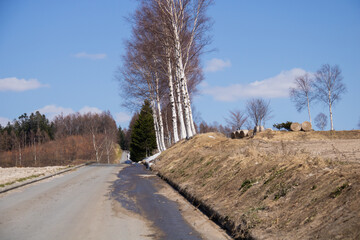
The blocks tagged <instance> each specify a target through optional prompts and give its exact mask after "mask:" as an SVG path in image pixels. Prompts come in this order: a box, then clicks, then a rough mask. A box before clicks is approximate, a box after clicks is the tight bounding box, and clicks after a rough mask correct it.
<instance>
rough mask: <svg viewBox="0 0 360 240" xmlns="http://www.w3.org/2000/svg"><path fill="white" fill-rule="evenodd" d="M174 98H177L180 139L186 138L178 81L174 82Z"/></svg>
mask: <svg viewBox="0 0 360 240" xmlns="http://www.w3.org/2000/svg"><path fill="white" fill-rule="evenodd" d="M175 86H176V95H177V96H176V97H177V109H178V116H179V122H180V139H184V138H186V130H185V123H184V113H183V109H182V101H181V93H180V83H179V81H177V82H176V85H175Z"/></svg>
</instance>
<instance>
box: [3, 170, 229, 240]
mask: <svg viewBox="0 0 360 240" xmlns="http://www.w3.org/2000/svg"><path fill="white" fill-rule="evenodd" d="M0 239H2V240H5V239H54V240H57V239H126V240H131V239H229V238H228V237H227V235H226V234H225V233H224V232H222V231H221V230H219V228H218V227H217V226H216V225H215V224H213V223H212V222H210V221H209V220H208V219H207V218H206V217H205V216H203V215H201V214H200V213H199V212H198V211H197V210H196V209H194V208H193V207H192V206H190V205H189V204H188V203H187V202H186V201H184V200H183V199H182V197H180V196H179V195H178V194H177V193H175V192H174V191H173V190H172V189H171V188H170V187H169V186H168V185H167V184H166V183H164V182H163V181H162V180H160V179H159V178H158V177H156V176H155V175H154V174H153V173H151V172H149V171H147V170H145V169H144V167H143V166H142V165H138V164H120V165H90V166H85V167H82V168H79V169H77V170H75V171H72V172H70V173H66V174H63V175H59V176H56V177H54V178H51V179H48V180H44V181H41V182H38V183H35V184H31V185H29V186H26V187H22V188H20V189H17V190H12V191H10V192H7V193H3V194H0Z"/></svg>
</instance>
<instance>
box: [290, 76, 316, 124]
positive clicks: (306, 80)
mask: <svg viewBox="0 0 360 240" xmlns="http://www.w3.org/2000/svg"><path fill="white" fill-rule="evenodd" d="M313 82H314V80H313V78H312V77H311V76H310V75H309V74H308V73H306V74H304V75H302V76H299V77H297V78H295V87H293V88H290V99H291V101H292V102H294V103H295V106H296V110H297V111H298V112H301V111H302V110H303V109H304V108H305V107H307V109H308V114H309V122H310V123H311V114H310V103H311V102H312V100H314V92H313Z"/></svg>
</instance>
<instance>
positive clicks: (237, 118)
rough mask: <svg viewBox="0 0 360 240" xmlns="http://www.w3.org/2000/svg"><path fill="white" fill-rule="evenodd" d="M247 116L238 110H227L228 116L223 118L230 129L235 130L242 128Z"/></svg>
mask: <svg viewBox="0 0 360 240" xmlns="http://www.w3.org/2000/svg"><path fill="white" fill-rule="evenodd" d="M247 119H248V117H247V116H246V115H245V114H244V113H243V112H242V111H240V110H234V111H230V112H229V117H228V118H225V121H226V122H227V124H228V126H229V128H230V129H231V131H235V130H236V129H237V128H239V129H240V128H242V126H243V125H244V124H245V123H246V121H247Z"/></svg>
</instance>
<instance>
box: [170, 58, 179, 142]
mask: <svg viewBox="0 0 360 240" xmlns="http://www.w3.org/2000/svg"><path fill="white" fill-rule="evenodd" d="M168 75H169V98H170V104H171V114H172V126H173V135H174V143H177V142H178V141H179V133H178V128H177V114H176V106H175V97H174V83H173V77H172V66H171V61H170V57H169V58H168Z"/></svg>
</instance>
